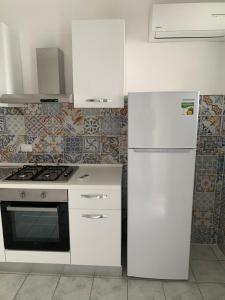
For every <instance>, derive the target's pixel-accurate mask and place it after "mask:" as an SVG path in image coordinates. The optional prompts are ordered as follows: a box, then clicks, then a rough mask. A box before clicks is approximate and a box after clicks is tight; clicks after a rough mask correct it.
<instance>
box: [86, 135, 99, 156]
mask: <svg viewBox="0 0 225 300" xmlns="http://www.w3.org/2000/svg"><path fill="white" fill-rule="evenodd" d="M83 152H84V153H93V152H94V153H95V152H100V137H98V136H83Z"/></svg>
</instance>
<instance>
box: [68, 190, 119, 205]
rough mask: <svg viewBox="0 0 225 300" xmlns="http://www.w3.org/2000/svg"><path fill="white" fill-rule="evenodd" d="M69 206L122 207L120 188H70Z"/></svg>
mask: <svg viewBox="0 0 225 300" xmlns="http://www.w3.org/2000/svg"><path fill="white" fill-rule="evenodd" d="M68 193H69V208H81V209H121V191H120V190H104V189H93V190H87V189H85V190H69V191H68Z"/></svg>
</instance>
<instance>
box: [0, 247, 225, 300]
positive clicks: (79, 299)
mask: <svg viewBox="0 0 225 300" xmlns="http://www.w3.org/2000/svg"><path fill="white" fill-rule="evenodd" d="M12 299H17V300H34V299H35V300H39V299H40V300H41V299H43V300H49V299H55V300H56V299H57V300H62V299H65V300H127V299H129V300H165V299H167V300H194V299H196V300H198V299H200V300H201V299H206V300H225V256H224V255H223V254H222V253H221V252H220V250H219V249H218V248H217V246H214V245H212V246H209V245H198V244H194V245H192V247H191V267H190V277H189V280H188V281H160V280H146V279H134V278H127V277H126V276H125V275H124V276H123V277H122V278H116V277H100V276H99V277H98V276H94V277H93V276H90V277H88V276H63V275H62V276H60V275H46V274H45V275H44V274H43V275H41V274H32V273H29V274H22V273H1V274H0V300H12Z"/></svg>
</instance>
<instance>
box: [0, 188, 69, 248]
mask: <svg viewBox="0 0 225 300" xmlns="http://www.w3.org/2000/svg"><path fill="white" fill-rule="evenodd" d="M0 200H1V215H2V227H3V237H4V244H5V248H6V249H10V250H38V251H40V250H43V251H69V249H70V244H69V216H68V215H69V214H68V196H67V190H38V189H37V190H32V189H27V190H21V189H10V190H9V189H1V191H0Z"/></svg>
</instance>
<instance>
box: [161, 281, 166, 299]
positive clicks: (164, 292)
mask: <svg viewBox="0 0 225 300" xmlns="http://www.w3.org/2000/svg"><path fill="white" fill-rule="evenodd" d="M165 282H166V281H162V291H163V294H164V297H165V300H166V291H165V287H164V283H165Z"/></svg>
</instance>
